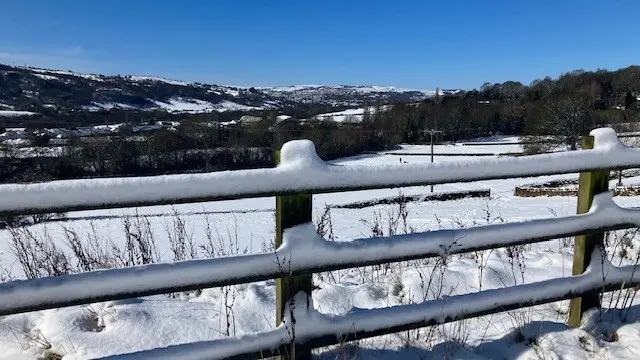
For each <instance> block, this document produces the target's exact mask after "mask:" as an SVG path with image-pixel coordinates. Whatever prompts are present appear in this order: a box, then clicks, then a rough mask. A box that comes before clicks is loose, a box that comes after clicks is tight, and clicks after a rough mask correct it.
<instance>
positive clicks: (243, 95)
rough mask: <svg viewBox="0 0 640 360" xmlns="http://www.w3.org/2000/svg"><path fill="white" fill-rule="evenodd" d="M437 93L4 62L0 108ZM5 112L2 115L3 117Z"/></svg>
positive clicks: (89, 109) (356, 101)
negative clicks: (225, 82) (227, 82)
mask: <svg viewBox="0 0 640 360" xmlns="http://www.w3.org/2000/svg"><path fill="white" fill-rule="evenodd" d="M434 94H435V91H432V90H414V89H404V88H397V87H389V86H323V85H303V86H290V87H236V86H221V85H210V84H203V83H186V82H182V81H175V80H168V79H163V78H157V77H148V76H104V75H95V74H80V73H75V72H72V71H60V70H45V69H37V68H23V67H12V66H7V65H0V110H3V111H5V113H4V114H5V115H6V117H8V116H12V117H15V116H16V115H18V114H21V113H19V112H20V111H28V112H34V113H38V114H47V115H49V116H55V115H56V114H69V113H78V112H80V113H86V114H87V115H90V113H100V112H105V111H130V110H135V111H160V112H166V113H170V114H182V113H191V114H194V113H210V112H218V113H222V112H228V111H252V110H282V109H286V108H291V107H295V106H298V105H302V106H308V105H328V106H343V107H358V106H362V105H365V104H371V103H373V102H375V101H383V102H390V101H417V100H422V99H425V98H429V97H431V96H433V95H434ZM22 114H27V115H28V114H29V113H22ZM5 115H2V113H0V117H4V116H5Z"/></svg>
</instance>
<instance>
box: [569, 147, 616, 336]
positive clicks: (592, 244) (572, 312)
mask: <svg viewBox="0 0 640 360" xmlns="http://www.w3.org/2000/svg"><path fill="white" fill-rule="evenodd" d="M593 143H594V138H593V136H583V137H582V149H593V145H594V144H593ZM608 189H609V170H597V171H590V172H583V173H580V180H579V185H578V211H577V213H578V214H584V213H586V212H588V211H589V208H590V207H591V203H592V202H593V197H594V195H597V194H599V193H603V192H605V191H607V190H608ZM602 245H604V232H597V233H592V234H588V235H580V236H576V238H575V244H574V250H573V275H580V274H582V273H584V272H585V270H586V269H587V266H589V263H590V262H591V254H592V253H593V251H594V250H595V249H596V247H598V246H602ZM598 306H600V295H599V291H598V290H595V291H592V292H589V293H587V294H585V295H582V296H581V297H577V298H574V299H571V305H570V308H569V326H572V327H578V326H580V322H581V321H582V314H583V313H584V312H585V311H587V310H589V309H591V308H594V307H598Z"/></svg>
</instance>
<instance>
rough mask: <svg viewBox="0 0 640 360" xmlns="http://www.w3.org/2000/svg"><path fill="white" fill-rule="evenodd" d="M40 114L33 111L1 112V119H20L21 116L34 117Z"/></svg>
mask: <svg viewBox="0 0 640 360" xmlns="http://www.w3.org/2000/svg"><path fill="white" fill-rule="evenodd" d="M37 114H38V113H35V112H32V111H18V110H0V117H3V116H4V117H19V116H32V115H37Z"/></svg>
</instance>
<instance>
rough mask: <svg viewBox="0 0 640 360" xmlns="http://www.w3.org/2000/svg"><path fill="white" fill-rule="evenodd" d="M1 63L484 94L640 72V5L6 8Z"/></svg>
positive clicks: (310, 1) (37, 4)
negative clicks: (598, 73) (507, 84)
mask: <svg viewBox="0 0 640 360" xmlns="http://www.w3.org/2000/svg"><path fill="white" fill-rule="evenodd" d="M1 8H2V12H1V14H0V19H1V20H0V34H3V36H0V63H5V64H11V65H30V66H40V67H47V68H57V69H71V70H76V71H81V72H96V73H105V74H137V75H155V76H164V77H168V78H173V79H179V80H187V81H201V82H208V83H216V84H236V85H258V86H271V85H293V84H355V85H372V84H375V85H397V86H405V87H412V88H424V89H433V88H435V87H441V88H467V89H468V88H474V87H479V86H481V85H482V83H484V82H485V81H489V82H498V81H505V80H518V81H522V82H524V83H526V84H528V83H529V82H530V81H531V80H533V79H536V78H540V77H544V76H547V75H550V76H553V77H556V76H558V75H559V74H561V73H563V72H567V71H570V70H573V69H585V70H595V69H597V68H607V69H617V68H620V67H625V66H628V65H631V64H634V63H635V64H639V63H640V45H638V44H639V43H640V26H639V25H638V23H640V1H637V0H602V1H595V0H582V1H574V0H555V1H547V0H539V1H533V0H511V1H502V0H496V1H470V0H456V1H428V0H422V1H421V0H415V1H414V0H407V1H402V0H396V1H378V0H369V1H361V0H341V1H334V0H323V1H314V0H296V1H293V0H292V1H289V0H287V1H283V0H280V1H269V0H263V1H259V0H255V1H241V0H235V1H231V0H229V1H225V0H211V1H206V0H192V1H186V0H181V1H180V0H102V1H100V0H60V1H51V0H3V1H2V4H1Z"/></svg>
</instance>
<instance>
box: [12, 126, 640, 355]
mask: <svg viewBox="0 0 640 360" xmlns="http://www.w3.org/2000/svg"><path fill="white" fill-rule="evenodd" d="M592 135H593V136H586V137H584V139H583V150H580V151H571V152H564V153H555V154H543V155H534V156H523V157H518V158H499V159H490V160H482V161H477V162H472V163H464V164H460V163H442V164H440V163H435V164H415V165H414V164H412V165H406V164H390V165H381V166H341V165H334V164H330V163H325V162H323V161H322V160H320V159H319V158H318V157H317V155H316V154H315V148H314V146H313V144H312V143H311V142H309V141H305V140H300V141H293V142H290V143H287V144H285V145H284V146H283V148H282V150H281V152H280V153H279V156H278V158H279V161H280V163H279V165H278V166H277V167H276V168H271V169H257V170H242V171H225V172H216V173H209V174H189V175H170V176H157V177H148V178H119V179H91V180H69V181H54V182H48V183H41V184H22V185H17V184H10V185H2V186H0V214H2V215H15V214H33V213H44V212H54V211H72V210H83V209H106V208H116V207H127V206H141V205H157V204H171V203H186V202H199V201H211V200H220V199H237V198H247V197H258V196H276V214H277V221H276V226H277V233H276V235H277V236H276V249H274V250H273V251H271V252H267V253H258V254H251V255H243V256H230V257H222V258H216V259H205V260H190V261H183V262H177V263H161V264H152V265H146V266H139V267H130V268H123V269H112V270H101V271H92V272H86V273H80V274H72V275H64V276H58V277H48V278H40V279H34V280H23V281H11V282H7V283H3V284H0V315H6V314H15V313H21V312H28V311H34V310H43V309H51V308H58V307H64V306H71V305H79V304H89V303H93V302H98V301H106V300H116V299H126V298H132V297H139V296H146V295H154V294H162V293H171V292H179V291H187V290H194V289H200V288H208V287H217V286H226V285H236V284H242V283H247V282H253V281H262V280H268V279H277V304H276V313H277V321H278V325H279V326H278V327H276V328H275V329H274V330H271V331H267V332H262V333H257V334H251V335H246V336H243V337H239V338H225V339H220V340H213V341H203V342H198V343H191V344H181V345H173V346H169V347H166V348H158V349H150V350H145V351H141V352H136V353H131V354H122V355H116V356H112V357H110V359H159V358H162V359H187V360H188V359H219V358H234V359H235V358H256V357H268V356H274V355H278V356H283V357H286V358H295V359H308V358H310V355H311V350H312V349H313V348H317V347H322V346H328V345H333V344H340V343H344V342H348V341H352V340H357V339H363V338H367V337H372V336H378V335H383V334H389V333H393V332H399V331H405V330H410V329H415V328H419V327H424V326H429V325H434V324H441V323H446V322H451V321H456V320H460V319H465V318H470V317H476V316H480V315H485V314H491V313H496V312H501V311H506V310H511V309H517V308H521V307H526V306H532V305H537V304H544V303H549V302H554V301H558V300H563V299H572V302H571V311H570V317H569V323H570V325H572V326H577V325H579V324H580V321H581V315H582V314H583V312H584V311H585V310H586V309H588V308H590V307H594V306H598V305H599V303H598V299H599V292H602V291H610V290H619V289H621V288H626V287H630V286H635V285H637V284H638V283H639V282H640V272H637V271H636V267H635V266H624V267H614V266H613V265H611V264H610V263H609V262H608V261H607V260H606V257H605V256H604V255H603V254H602V241H603V233H604V232H605V231H609V230H615V229H624V228H632V227H638V226H640V210H633V209H623V208H620V207H618V206H617V205H616V204H615V203H614V202H613V200H612V197H611V193H609V192H607V184H608V174H609V171H610V170H612V169H622V168H630V167H640V150H636V149H632V148H627V147H625V146H623V145H622V144H621V143H620V142H619V141H618V138H617V137H616V134H615V132H614V131H613V130H611V129H597V130H594V131H593V132H592ZM594 144H595V146H594ZM576 172H580V173H581V174H580V185H579V186H580V191H579V197H578V214H576V215H572V216H566V217H558V218H549V219H540V220H531V221H525V222H516V223H502V224H494V225H487V226H482V227H473V228H465V229H456V230H453V229H445V230H439V231H431V232H424V233H414V234H407V235H398V236H392V237H379V238H367V239H358V240H354V241H350V242H330V241H326V240H325V239H323V238H321V237H320V236H319V235H317V233H316V232H315V229H314V226H313V224H312V223H311V211H312V194H315V193H327V192H337V191H353V190H362V189H373V188H387V187H400V186H415V185H431V184H442V183H452V182H469V181H475V180H483V179H503V178H513V177H525V176H537V175H548V174H567V173H576ZM567 236H577V237H576V244H575V255H574V266H573V276H570V277H564V278H557V279H552V280H547V281H541V282H535V283H530V284H523V285H519V286H513V287H508V288H503V289H493V290H484V291H479V292H476V293H471V294H465V295H457V296H451V297H446V298H443V299H438V300H434V301H428V302H424V303H421V304H413V305H403V306H394V307H389V308H382V309H372V310H362V311H357V312H352V313H349V314H347V315H344V316H327V315H323V314H320V313H318V312H316V311H315V310H313V306H312V304H311V301H310V294H311V291H312V283H311V278H312V274H313V273H317V272H324V271H331V270H339V269H348V268H351V267H359V266H366V265H379V264H384V263H388V262H398V261H405V260H413V259H422V258H429V257H442V256H448V255H451V254H460V253H466V252H471V251H478V250H485V249H494V248H500V247H506V246H513V245H520V244H530V243H535V242H541V241H545V240H550V239H555V238H561V237H567ZM150 331H153V330H152V329H150Z"/></svg>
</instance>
